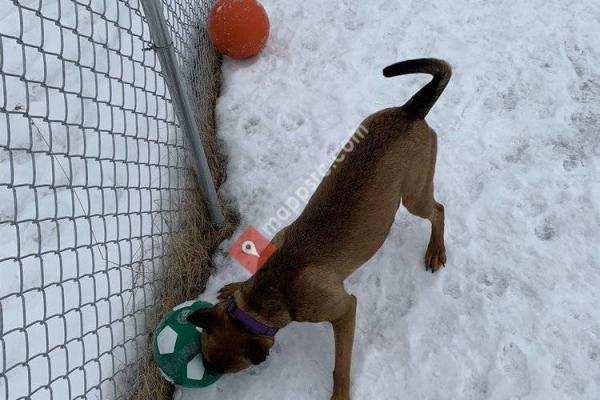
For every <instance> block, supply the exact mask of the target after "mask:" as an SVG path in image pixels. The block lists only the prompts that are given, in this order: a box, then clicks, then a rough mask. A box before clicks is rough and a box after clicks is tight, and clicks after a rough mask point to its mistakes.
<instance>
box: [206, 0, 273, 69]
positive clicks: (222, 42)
mask: <svg viewBox="0 0 600 400" xmlns="http://www.w3.org/2000/svg"><path fill="white" fill-rule="evenodd" d="M208 35H209V36H210V40H211V41H212V43H213V45H214V46H215V47H216V48H217V50H219V51H220V52H221V53H223V54H225V55H227V56H229V57H232V58H237V59H244V58H250V57H254V56H255V55H257V54H258V53H259V52H260V51H261V50H262V49H263V47H265V44H266V43H267V39H268V38H269V17H268V16H267V12H266V11H265V9H264V8H263V6H262V5H261V4H260V3H259V2H258V1H256V0H218V1H217V2H216V3H215V4H214V5H213V7H212V9H211V10H210V14H209V16H208Z"/></svg>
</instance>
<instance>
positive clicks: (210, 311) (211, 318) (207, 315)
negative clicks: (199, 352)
mask: <svg viewBox="0 0 600 400" xmlns="http://www.w3.org/2000/svg"><path fill="white" fill-rule="evenodd" d="M186 320H187V321H188V322H189V323H190V324H192V325H196V326H198V327H200V328H202V329H205V330H206V331H209V330H210V329H211V328H213V327H214V326H215V325H216V324H217V322H218V319H217V312H216V310H215V308H214V307H213V308H204V309H201V310H196V311H194V312H193V313H191V314H190V315H188V316H187V318H186Z"/></svg>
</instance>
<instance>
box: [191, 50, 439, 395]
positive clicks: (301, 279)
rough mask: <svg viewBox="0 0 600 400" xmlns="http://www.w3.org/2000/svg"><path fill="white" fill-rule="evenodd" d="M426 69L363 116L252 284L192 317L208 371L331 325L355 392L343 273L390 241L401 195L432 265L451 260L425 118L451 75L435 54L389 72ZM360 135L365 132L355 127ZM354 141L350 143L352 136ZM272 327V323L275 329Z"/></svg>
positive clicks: (257, 359) (338, 377) (339, 386)
mask: <svg viewBox="0 0 600 400" xmlns="http://www.w3.org/2000/svg"><path fill="white" fill-rule="evenodd" d="M412 73H427V74H431V75H433V79H432V80H431V82H429V83H428V84H427V85H426V86H424V87H423V88H422V89H421V90H419V91H418V92H417V93H416V94H415V95H414V96H413V97H412V98H411V99H410V100H409V101H408V102H407V103H406V104H405V105H403V106H402V107H395V108H388V109H385V110H382V111H379V112H377V113H375V114H373V115H371V116H369V117H368V118H367V119H366V120H365V121H364V122H363V123H362V129H363V132H364V131H365V130H366V131H367V133H366V134H365V135H364V136H363V137H362V139H361V140H360V141H357V140H356V134H355V136H353V138H352V139H351V141H353V142H354V144H353V146H352V148H353V150H352V151H351V152H346V153H345V154H344V157H341V153H340V157H339V158H338V161H339V160H343V161H339V162H336V163H334V164H333V165H332V167H331V168H330V170H329V172H328V175H327V176H326V177H325V178H324V179H323V181H322V182H321V184H320V185H319V187H318V188H317V190H316V191H315V193H314V194H313V196H312V197H311V199H310V201H309V202H308V204H307V206H306V208H305V209H304V211H303V212H302V214H301V215H300V216H299V217H298V219H296V220H295V221H294V222H293V223H292V224H290V225H289V226H287V227H286V228H284V229H283V230H281V231H280V232H278V233H277V235H275V238H274V239H273V244H275V246H276V247H277V251H276V252H275V253H274V254H273V255H272V256H271V257H270V258H269V259H268V260H267V261H266V263H265V265H264V266H263V268H262V269H261V270H259V271H258V273H256V274H255V275H254V276H252V277H251V278H250V279H248V280H247V281H246V282H238V283H232V284H229V285H227V286H225V287H224V288H222V289H221V291H220V292H219V299H220V300H223V301H222V302H220V303H218V304H217V305H215V306H214V307H213V308H212V309H209V310H201V311H197V312H196V313H194V314H191V315H190V316H189V317H188V320H189V321H190V322H191V323H193V324H195V325H197V326H200V327H202V328H203V333H202V354H203V356H204V360H205V365H206V367H207V369H209V370H211V369H212V370H214V371H219V372H236V371H240V370H242V369H244V368H247V367H248V366H250V365H251V364H258V363H261V362H262V361H264V360H265V359H266V357H267V355H268V353H269V349H270V347H271V346H272V345H273V342H274V339H273V336H274V332H275V331H276V329H274V328H281V327H284V326H285V325H287V324H289V323H290V322H292V321H308V322H321V321H329V322H331V324H332V325H333V332H334V336H335V370H334V372H333V396H332V399H337V400H340V399H343V400H347V399H349V397H350V393H349V392H350V364H351V358H352V345H353V341H354V324H355V314H356V298H355V297H354V296H353V295H351V294H348V293H347V292H346V290H345V289H344V280H345V279H346V278H347V277H348V276H349V275H350V274H351V273H352V272H353V271H354V270H356V269H357V268H358V267H360V266H361V265H362V264H363V263H365V262H366V261H367V260H368V259H369V258H371V256H373V255H374V254H375V252H376V251H377V250H378V249H379V247H381V245H382V244H383V242H384V240H385V238H386V236H387V235H388V232H389V230H390V227H391V226H392V223H393V222H394V216H395V214H396V211H397V209H398V207H399V206H400V202H401V201H402V203H403V204H404V206H405V207H406V208H407V209H408V211H409V212H410V213H412V214H414V215H417V216H419V217H422V218H427V219H429V220H430V221H431V226H432V230H431V238H430V240H429V246H428V247H427V252H426V254H425V268H426V269H427V270H431V272H435V271H437V270H438V269H439V268H440V267H441V266H442V265H443V264H444V263H445V262H446V252H445V248H444V207H443V206H442V205H441V204H440V203H438V202H436V201H435V200H434V197H433V175H434V169H435V160H436V149H437V144H436V142H437V138H436V134H435V132H434V131H433V130H432V129H431V128H430V127H429V126H428V125H427V123H426V122H425V120H424V118H425V116H426V115H427V113H428V112H429V110H430V109H431V107H432V106H433V104H434V103H435V101H436V100H437V99H438V97H439V96H440V94H441V93H442V91H443V90H444V88H445V86H446V84H447V83H448V80H449V79H450V75H451V70H450V67H449V65H448V64H447V63H446V62H444V61H441V60H436V59H418V60H409V61H404V62H400V63H397V64H394V65H391V66H389V67H387V68H385V69H384V71H383V74H384V75H385V76H386V77H392V76H396V75H404V74H412ZM357 133H358V132H357ZM349 143H350V142H349ZM269 327H272V328H271V329H269Z"/></svg>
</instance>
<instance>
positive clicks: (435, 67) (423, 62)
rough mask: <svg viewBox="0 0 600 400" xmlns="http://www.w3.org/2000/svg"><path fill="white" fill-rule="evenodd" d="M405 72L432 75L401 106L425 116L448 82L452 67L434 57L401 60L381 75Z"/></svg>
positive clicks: (385, 69) (416, 114) (384, 70)
mask: <svg viewBox="0 0 600 400" xmlns="http://www.w3.org/2000/svg"><path fill="white" fill-rule="evenodd" d="M406 74H430V75H433V79H432V80H431V82H429V83H428V84H427V85H425V86H423V88H421V90H419V91H418V92H417V93H415V95H414V96H413V97H411V98H410V100H408V101H407V102H406V104H404V106H402V108H403V109H405V110H406V111H408V112H410V113H411V114H413V115H414V116H415V117H417V118H425V116H426V115H427V114H428V113H429V110H431V107H433V105H434V104H435V102H436V100H437V99H438V97H440V95H441V94H442V92H443V91H444V88H445V87H446V85H447V84H448V81H449V80H450V76H451V75H452V69H451V68H450V65H448V63H447V62H446V61H443V60H438V59H435V58H419V59H416V60H407V61H402V62H399V63H396V64H392V65H390V66H389V67H386V68H384V69H383V75H384V76H385V77H387V78H390V77H392V76H397V75H406Z"/></svg>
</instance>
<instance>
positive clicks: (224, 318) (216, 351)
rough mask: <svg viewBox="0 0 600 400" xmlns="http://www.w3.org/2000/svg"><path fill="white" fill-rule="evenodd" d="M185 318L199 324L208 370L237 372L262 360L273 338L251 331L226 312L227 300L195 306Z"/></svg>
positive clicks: (266, 354)
mask: <svg viewBox="0 0 600 400" xmlns="http://www.w3.org/2000/svg"><path fill="white" fill-rule="evenodd" d="M187 320H188V322H190V323H192V324H194V325H196V326H198V327H200V328H202V338H201V339H202V358H203V360H204V366H205V368H206V369H207V370H208V371H209V372H213V373H229V372H238V371H241V370H243V369H246V368H248V367H249V366H251V365H257V364H260V363H262V362H263V361H265V360H266V358H267V356H268V355H269V349H270V348H271V347H272V346H273V339H272V338H269V337H265V336H259V335H255V334H253V333H251V332H249V331H248V330H247V329H246V328H244V326H243V325H242V324H241V323H240V322H239V321H238V320H236V319H235V318H234V317H232V316H231V314H229V312H227V303H226V302H221V303H218V304H217V305H215V306H214V307H212V308H208V309H203V310H198V311H195V312H193V313H192V314H190V315H188V317H187Z"/></svg>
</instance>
